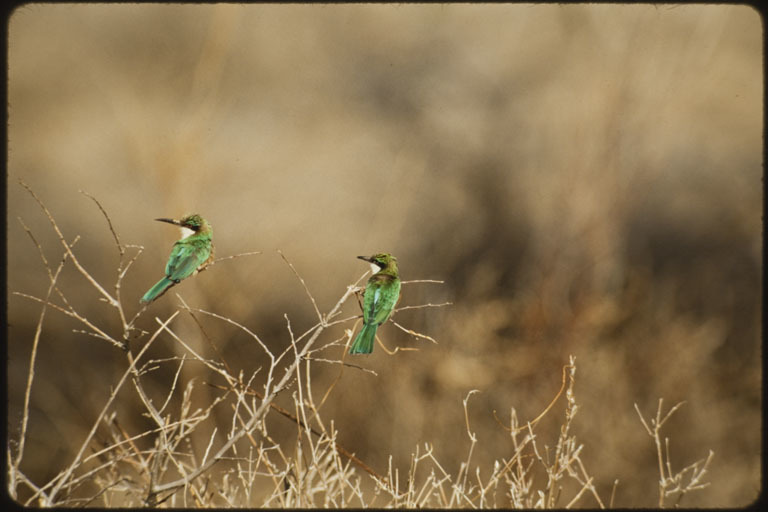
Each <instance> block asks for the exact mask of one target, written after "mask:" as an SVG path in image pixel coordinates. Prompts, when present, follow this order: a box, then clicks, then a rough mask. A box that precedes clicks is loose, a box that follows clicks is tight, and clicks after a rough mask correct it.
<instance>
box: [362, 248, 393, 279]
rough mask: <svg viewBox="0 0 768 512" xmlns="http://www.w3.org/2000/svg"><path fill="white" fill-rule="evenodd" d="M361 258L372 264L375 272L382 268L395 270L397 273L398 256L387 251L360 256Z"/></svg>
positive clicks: (372, 269)
mask: <svg viewBox="0 0 768 512" xmlns="http://www.w3.org/2000/svg"><path fill="white" fill-rule="evenodd" d="M358 258H359V259H361V260H363V261H367V262H368V263H370V264H371V271H372V272H373V273H374V274H375V273H376V272H379V271H381V270H390V271H394V274H395V275H396V274H397V258H395V257H394V256H392V255H391V254H388V253H386V252H380V253H378V254H374V255H373V256H358Z"/></svg>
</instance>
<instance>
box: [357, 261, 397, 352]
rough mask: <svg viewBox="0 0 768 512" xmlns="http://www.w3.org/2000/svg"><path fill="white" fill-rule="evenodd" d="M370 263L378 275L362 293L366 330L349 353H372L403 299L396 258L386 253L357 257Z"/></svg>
mask: <svg viewBox="0 0 768 512" xmlns="http://www.w3.org/2000/svg"><path fill="white" fill-rule="evenodd" d="M358 258H359V259H361V260H365V261H367V262H369V263H370V264H371V268H372V269H373V271H374V272H375V273H374V274H373V275H372V276H371V277H370V279H368V283H366V285H365V293H364V294H363V328H362V329H361V330H360V333H359V334H358V335H357V338H355V341H354V343H352V347H350V349H349V353H350V354H370V353H371V352H373V342H374V340H375V339H376V329H377V328H378V327H379V326H380V325H381V324H383V323H384V322H386V321H387V319H388V318H389V315H391V314H392V310H393V309H394V308H395V304H397V301H398V300H399V299H400V276H399V275H398V273H397V258H395V257H394V256H392V255H391V254H387V253H380V254H374V255H373V256H371V257H366V256H358Z"/></svg>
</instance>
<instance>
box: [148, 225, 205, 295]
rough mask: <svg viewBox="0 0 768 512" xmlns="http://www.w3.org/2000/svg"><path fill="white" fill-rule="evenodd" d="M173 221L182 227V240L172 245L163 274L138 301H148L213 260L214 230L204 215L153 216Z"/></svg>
mask: <svg viewBox="0 0 768 512" xmlns="http://www.w3.org/2000/svg"><path fill="white" fill-rule="evenodd" d="M155 220H158V221H160V222H168V223H170V224H176V225H177V226H179V227H180V228H181V240H179V241H177V242H176V243H175V244H173V249H172V250H171V256H170V257H169V258H168V263H167V264H166V265H165V277H163V278H162V279H161V280H160V281H158V282H157V284H156V285H155V286H153V287H152V288H150V289H149V291H148V292H147V293H145V294H144V296H143V297H142V298H141V302H145V303H149V302H152V301H153V300H155V299H157V298H158V297H160V296H161V295H162V294H164V293H165V292H166V291H167V290H168V288H170V287H171V286H173V285H175V284H179V282H181V280H182V279H186V278H188V277H189V276H191V275H194V274H197V273H198V272H199V271H201V270H203V269H204V268H205V267H206V266H207V265H208V264H209V263H210V262H211V261H213V242H212V241H211V237H212V236H213V229H211V225H210V224H208V221H206V220H205V219H204V218H202V217H201V216H199V215H197V214H192V215H187V216H186V217H184V218H182V219H181V220H175V219H155Z"/></svg>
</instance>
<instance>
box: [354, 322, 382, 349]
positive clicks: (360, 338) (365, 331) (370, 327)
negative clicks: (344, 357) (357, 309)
mask: <svg viewBox="0 0 768 512" xmlns="http://www.w3.org/2000/svg"><path fill="white" fill-rule="evenodd" d="M377 327H378V325H377V324H363V328H362V329H361V330H360V333H359V334H358V335H357V338H355V342H354V343H352V346H351V347H350V349H349V353H350V354H370V353H371V352H373V341H374V340H375V339H376V328H377Z"/></svg>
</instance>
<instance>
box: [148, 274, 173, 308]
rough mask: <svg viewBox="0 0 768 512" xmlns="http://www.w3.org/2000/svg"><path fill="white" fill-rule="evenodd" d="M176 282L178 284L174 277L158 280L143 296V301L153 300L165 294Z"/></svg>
mask: <svg viewBox="0 0 768 512" xmlns="http://www.w3.org/2000/svg"><path fill="white" fill-rule="evenodd" d="M174 284H176V282H175V281H173V280H172V279H168V278H167V277H164V278H162V279H161V280H159V281H158V282H157V284H156V285H155V286H153V287H152V288H150V289H149V291H148V292H147V293H145V294H144V296H143V297H142V298H141V302H152V301H153V300H155V299H156V298H158V297H160V296H161V295H162V294H164V293H165V291H166V290H167V289H168V288H170V287H171V286H173V285H174Z"/></svg>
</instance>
